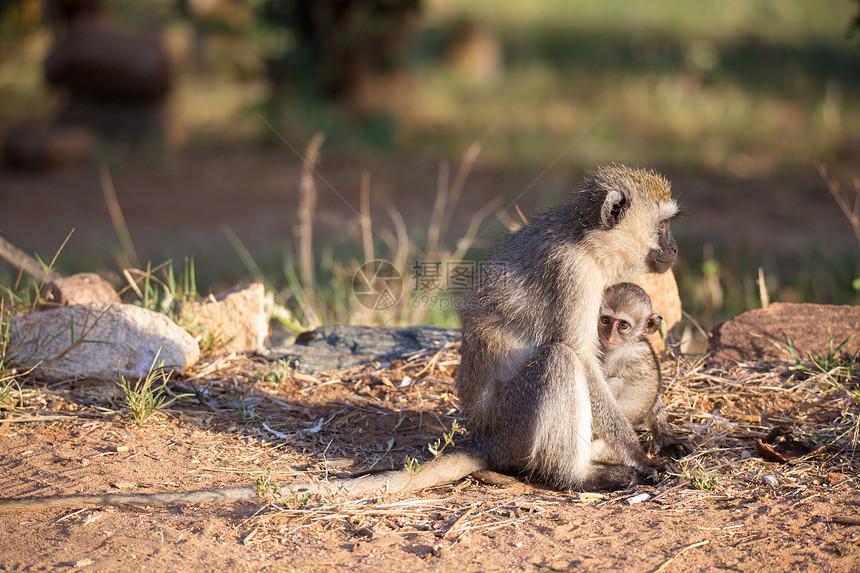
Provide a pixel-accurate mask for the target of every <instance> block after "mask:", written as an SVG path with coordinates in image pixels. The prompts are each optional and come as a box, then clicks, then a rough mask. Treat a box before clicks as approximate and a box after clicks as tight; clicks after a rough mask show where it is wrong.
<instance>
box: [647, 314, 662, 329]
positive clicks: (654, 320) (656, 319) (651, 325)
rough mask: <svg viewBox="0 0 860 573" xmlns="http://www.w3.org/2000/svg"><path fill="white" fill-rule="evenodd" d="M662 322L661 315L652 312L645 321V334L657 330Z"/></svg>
mask: <svg viewBox="0 0 860 573" xmlns="http://www.w3.org/2000/svg"><path fill="white" fill-rule="evenodd" d="M661 324H663V317H662V316H660V315H659V314H657V313H656V312H655V313H652V314H651V316H649V317H648V319H647V320H646V321H645V330H644V333H645V334H654V333H655V332H657V331H658V330H660V325H661Z"/></svg>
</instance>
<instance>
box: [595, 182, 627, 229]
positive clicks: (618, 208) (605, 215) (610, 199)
mask: <svg viewBox="0 0 860 573" xmlns="http://www.w3.org/2000/svg"><path fill="white" fill-rule="evenodd" d="M628 206H629V202H628V201H627V197H626V196H625V195H624V193H622V192H621V191H619V190H618V189H610V190H609V191H607V192H606V198H605V199H604V200H603V206H602V207H601V208H600V220H601V221H602V222H603V225H604V226H605V227H606V228H607V229H611V228H612V227H614V226H615V225H617V224H618V223H620V222H621V219H622V218H623V217H624V212H625V211H626V210H627V207H628Z"/></svg>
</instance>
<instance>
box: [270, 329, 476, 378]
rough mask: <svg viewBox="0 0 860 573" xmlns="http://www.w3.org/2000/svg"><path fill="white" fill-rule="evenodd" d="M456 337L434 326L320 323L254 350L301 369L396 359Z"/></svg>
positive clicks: (337, 367) (306, 370) (344, 366)
mask: <svg viewBox="0 0 860 573" xmlns="http://www.w3.org/2000/svg"><path fill="white" fill-rule="evenodd" d="M458 340H460V331H459V330H452V329H447V328H440V327H438V326H430V325H421V326H410V327H381V326H323V327H321V328H318V329H316V330H314V331H311V332H304V333H302V334H300V335H299V336H298V338H296V341H295V344H287V345H283V346H278V347H275V348H267V349H263V350H260V351H258V354H259V355H260V356H263V357H264V358H267V359H269V360H279V359H281V360H287V361H288V362H289V363H290V365H291V366H293V367H295V368H296V369H297V370H301V371H302V372H316V371H317V370H342V369H345V368H351V367H353V366H358V365H359V364H363V363H366V362H371V361H374V360H382V361H389V360H398V359H403V358H406V357H407V356H408V355H410V354H412V353H414V352H417V351H419V350H427V349H434V348H441V347H442V346H444V345H445V344H447V343H448V342H456V341H458Z"/></svg>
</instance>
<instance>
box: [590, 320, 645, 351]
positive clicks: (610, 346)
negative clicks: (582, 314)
mask: <svg viewBox="0 0 860 573" xmlns="http://www.w3.org/2000/svg"><path fill="white" fill-rule="evenodd" d="M636 330H637V329H636V328H635V324H634V322H633V319H632V318H631V317H629V316H627V315H624V314H601V315H600V322H599V323H598V325H597V332H598V334H599V335H600V344H602V345H603V347H604V348H605V349H606V350H614V349H615V348H618V347H619V346H621V345H622V344H624V343H625V342H627V340H628V339H629V338H630V337H631V336H638V334H641V332H642V329H641V328H640V329H638V330H639V332H638V333H636V332H634V331H636Z"/></svg>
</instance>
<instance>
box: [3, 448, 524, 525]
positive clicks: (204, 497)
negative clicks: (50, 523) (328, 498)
mask: <svg viewBox="0 0 860 573" xmlns="http://www.w3.org/2000/svg"><path fill="white" fill-rule="evenodd" d="M472 473H474V474H476V476H477V477H478V478H479V479H483V480H484V481H488V482H490V483H494V484H502V483H507V481H508V480H507V476H502V475H501V474H496V473H495V472H492V471H489V470H488V469H487V464H486V462H485V461H484V458H483V457H481V456H480V455H478V454H477V453H474V452H470V451H466V450H457V451H453V452H450V453H447V454H444V455H442V456H439V457H438V458H436V459H434V460H433V461H431V462H430V463H428V464H426V465H424V466H422V467H421V468H420V469H418V470H416V471H407V470H394V471H387V472H382V473H377V474H368V475H364V476H360V477H353V478H338V479H332V480H327V481H315V482H304V483H292V484H288V485H285V486H280V488H279V489H280V496H281V497H283V496H286V495H288V492H292V493H293V494H294V495H296V494H299V495H303V494H304V493H310V494H321V495H347V496H355V495H367V494H379V493H407V492H412V491H418V490H422V489H426V488H429V487H433V486H438V485H444V484H447V483H452V482H455V481H459V480H461V479H463V478H464V477H466V476H467V475H469V474H472ZM264 497H270V496H268V495H266V494H261V493H258V489H257V486H256V485H246V486H236V487H224V488H213V489H201V490H196V491H180V492H164V493H126V494H123V493H109V494H97V495H56V496H48V497H27V498H19V499H0V515H2V514H6V513H20V512H25V511H40V510H45V509H52V508H64V509H76V508H81V507H90V506H99V505H102V506H105V505H106V506H117V505H149V506H166V505H179V504H184V503H235V502H241V501H250V500H255V499H262V498H264ZM272 497H274V498H275V500H276V501H277V495H275V496H272Z"/></svg>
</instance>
